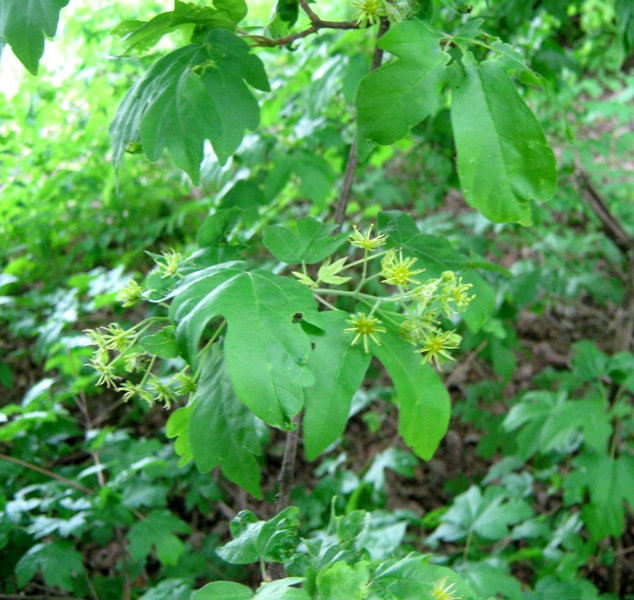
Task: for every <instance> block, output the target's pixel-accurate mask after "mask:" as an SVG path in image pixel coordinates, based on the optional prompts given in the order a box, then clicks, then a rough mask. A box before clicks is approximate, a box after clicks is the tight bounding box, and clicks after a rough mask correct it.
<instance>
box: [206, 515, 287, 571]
mask: <svg viewBox="0 0 634 600" xmlns="http://www.w3.org/2000/svg"><path fill="white" fill-rule="evenodd" d="M298 514H299V509H298V508H297V507H296V506H289V507H288V508H285V509H284V510H283V511H282V512H281V513H279V514H278V515H276V516H275V517H273V518H272V519H271V520H269V521H259V520H258V518H257V517H256V516H255V514H254V513H253V512H251V511H250V510H243V511H241V512H239V513H238V515H237V516H236V517H235V519H233V521H231V526H230V527H231V535H232V536H233V538H234V539H233V540H232V541H230V542H229V543H228V544H225V545H224V546H221V547H220V548H218V549H217V550H216V552H217V554H218V556H220V557H221V558H222V559H224V560H226V561H227V562H230V563H233V564H236V565H246V564H249V563H253V562H259V561H260V560H262V561H264V562H286V561H287V560H288V559H289V558H290V556H291V554H292V553H293V551H294V550H295V546H296V544H297V527H298V525H299V519H298Z"/></svg>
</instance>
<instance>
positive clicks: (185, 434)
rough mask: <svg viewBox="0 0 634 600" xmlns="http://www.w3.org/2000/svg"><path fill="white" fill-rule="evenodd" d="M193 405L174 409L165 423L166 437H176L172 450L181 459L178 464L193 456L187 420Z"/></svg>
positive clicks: (185, 462)
mask: <svg viewBox="0 0 634 600" xmlns="http://www.w3.org/2000/svg"><path fill="white" fill-rule="evenodd" d="M193 408H194V407H193V406H191V405H190V406H184V407H182V408H178V409H177V410H175V411H174V412H173V413H172V414H171V415H170V417H169V419H168V420H167V423H166V424H165V435H166V436H167V437H168V438H176V440H175V441H174V451H175V452H176V454H178V455H179V456H180V457H181V459H180V461H179V462H178V466H179V467H182V466H184V465H186V464H187V463H188V462H189V461H190V460H192V459H193V458H194V455H193V453H192V447H191V444H190V442H189V421H190V419H191V412H192V409H193Z"/></svg>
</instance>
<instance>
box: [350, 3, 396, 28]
mask: <svg viewBox="0 0 634 600" xmlns="http://www.w3.org/2000/svg"><path fill="white" fill-rule="evenodd" d="M350 6H351V7H352V8H354V9H356V10H358V11H359V18H358V19H357V25H361V24H364V23H365V25H366V26H370V25H374V24H375V23H378V22H379V19H380V18H381V17H385V16H386V15H387V13H386V12H385V6H384V5H383V0H353V2H351V3H350Z"/></svg>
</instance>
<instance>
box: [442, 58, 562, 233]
mask: <svg viewBox="0 0 634 600" xmlns="http://www.w3.org/2000/svg"><path fill="white" fill-rule="evenodd" d="M463 63H464V67H465V73H464V76H463V77H462V78H460V79H459V81H458V82H457V83H456V84H455V86H454V90H453V96H452V104H451V122H452V125H453V130H454V137H455V140H456V148H457V152H458V174H459V177H460V183H461V185H462V191H463V193H464V195H465V199H466V201H467V202H468V203H469V204H470V205H471V206H473V207H474V208H477V209H478V210H479V211H480V212H481V213H482V214H483V215H484V216H485V217H487V218H488V219H490V220H491V221H494V222H496V223H506V222H512V223H520V224H521V225H530V224H531V222H532V218H531V207H530V202H531V201H532V200H541V201H545V200H548V199H549V198H550V197H551V196H552V195H553V194H554V193H555V186H556V163H555V155H554V153H553V151H552V150H551V149H550V147H549V146H548V143H547V141H546V137H545V135H544V132H543V131H542V128H541V127H540V125H539V123H538V122H537V119H536V118H535V116H534V115H533V113H532V112H531V111H530V109H529V108H528V107H527V106H526V104H525V103H524V101H523V100H522V98H521V97H520V96H519V94H518V93H517V90H516V89H515V86H514V85H513V82H512V81H511V79H510V78H509V76H508V75H507V74H506V72H505V70H504V68H503V67H502V66H501V65H500V64H498V62H497V61H490V60H489V61H485V62H483V63H481V64H479V65H477V64H476V63H475V62H474V60H473V58H472V57H471V55H469V54H466V55H465V56H464V57H463Z"/></svg>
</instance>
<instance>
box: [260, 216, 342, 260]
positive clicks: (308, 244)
mask: <svg viewBox="0 0 634 600" xmlns="http://www.w3.org/2000/svg"><path fill="white" fill-rule="evenodd" d="M336 228H337V227H336V225H333V224H331V223H321V222H320V221H318V220H317V219H313V218H312V217H303V218H301V219H297V231H296V232H295V233H294V232H292V231H291V230H290V229H288V227H282V226H280V225H267V226H266V227H265V228H264V245H265V246H266V247H267V248H268V249H269V250H270V251H271V253H272V254H273V255H274V256H275V258H277V260H280V261H282V262H285V263H288V264H297V263H301V262H302V261H303V262H305V263H306V264H309V265H312V264H315V263H318V262H321V261H322V260H324V259H325V258H328V257H329V256H330V255H331V254H333V253H335V252H336V251H337V250H338V249H339V248H340V247H341V246H342V245H343V244H344V243H345V241H346V239H347V237H348V234H346V233H339V234H336V235H332V233H333V232H334V230H335V229H336Z"/></svg>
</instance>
